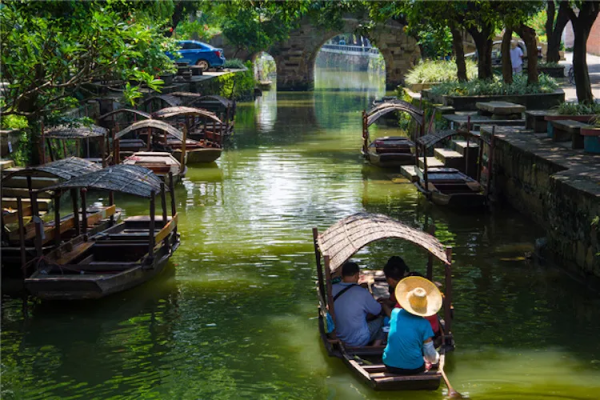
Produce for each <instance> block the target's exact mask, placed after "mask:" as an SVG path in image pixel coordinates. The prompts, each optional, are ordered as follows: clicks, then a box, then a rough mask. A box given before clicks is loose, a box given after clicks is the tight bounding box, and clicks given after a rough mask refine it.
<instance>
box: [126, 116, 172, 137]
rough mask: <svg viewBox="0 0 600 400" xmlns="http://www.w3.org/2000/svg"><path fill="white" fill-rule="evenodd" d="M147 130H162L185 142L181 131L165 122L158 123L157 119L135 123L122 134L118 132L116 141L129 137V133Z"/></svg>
mask: <svg viewBox="0 0 600 400" xmlns="http://www.w3.org/2000/svg"><path fill="white" fill-rule="evenodd" d="M145 128H153V129H160V130H162V131H164V132H166V133H168V134H170V135H173V136H175V137H176V138H177V139H179V140H183V132H182V131H180V130H179V129H177V128H175V127H174V126H172V125H170V124H167V123H166V122H163V121H158V120H155V119H146V120H143V121H138V122H134V123H133V124H131V125H129V126H128V127H127V128H125V129H123V130H122V131H120V132H117V133H116V134H115V139H116V140H118V139H121V138H122V137H123V136H125V135H127V134H128V133H129V132H133V131H137V130H140V129H145Z"/></svg>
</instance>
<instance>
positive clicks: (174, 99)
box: [140, 94, 181, 107]
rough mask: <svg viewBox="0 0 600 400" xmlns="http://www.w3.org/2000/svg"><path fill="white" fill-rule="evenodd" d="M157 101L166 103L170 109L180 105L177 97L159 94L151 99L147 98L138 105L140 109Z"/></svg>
mask: <svg viewBox="0 0 600 400" xmlns="http://www.w3.org/2000/svg"><path fill="white" fill-rule="evenodd" d="M156 99H159V100H162V101H164V102H165V103H167V104H168V105H169V106H170V107H175V106H179V105H181V99H180V98H178V97H175V96H173V95H170V94H160V95H158V96H152V97H148V98H147V99H146V100H144V101H143V102H142V104H140V107H144V106H145V105H146V104H148V103H150V102H152V101H154V100H156Z"/></svg>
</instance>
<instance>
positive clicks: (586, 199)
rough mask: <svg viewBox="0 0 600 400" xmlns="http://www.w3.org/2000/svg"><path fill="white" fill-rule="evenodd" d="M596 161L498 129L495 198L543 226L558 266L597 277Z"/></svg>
mask: <svg viewBox="0 0 600 400" xmlns="http://www.w3.org/2000/svg"><path fill="white" fill-rule="evenodd" d="M599 162H600V158H599V157H596V156H592V155H586V154H583V152H582V151H581V150H571V149H568V148H565V147H561V146H559V145H557V144H556V143H552V142H551V141H550V140H549V139H544V138H540V137H539V136H534V135H532V134H530V133H529V134H528V133H522V132H520V130H519V129H518V128H517V129H515V128H499V127H496V138H495V146H494V178H493V179H494V180H495V181H494V183H493V186H494V190H493V193H494V195H495V196H496V197H497V198H498V199H501V200H504V201H506V202H508V203H509V204H511V205H512V206H513V207H514V208H516V209H517V210H519V211H520V212H522V213H523V214H525V215H527V216H529V217H531V218H532V219H533V220H534V221H535V222H537V223H538V224H539V225H541V226H542V227H543V228H545V230H546V232H547V239H548V250H549V252H550V253H551V254H552V255H553V258H554V259H555V260H556V261H557V262H558V263H559V264H560V265H563V266H564V267H566V268H567V269H570V270H572V271H576V272H578V273H579V274H581V275H583V276H584V277H587V278H592V277H593V280H597V279H598V278H600V256H599V255H598V254H599V253H600V236H599V233H598V229H599V228H600V223H599V222H598V217H599V216H600V185H598V183H597V182H599V181H600V180H599V179H600V167H598V166H597V165H600V164H599Z"/></svg>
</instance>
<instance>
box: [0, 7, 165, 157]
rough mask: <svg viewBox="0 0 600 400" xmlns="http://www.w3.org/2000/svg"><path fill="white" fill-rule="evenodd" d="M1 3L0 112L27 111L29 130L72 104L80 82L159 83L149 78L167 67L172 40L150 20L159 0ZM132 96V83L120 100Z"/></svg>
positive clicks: (78, 94)
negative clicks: (1, 89)
mask: <svg viewBox="0 0 600 400" xmlns="http://www.w3.org/2000/svg"><path fill="white" fill-rule="evenodd" d="M0 7H1V8H0V41H1V42H0V43H1V45H2V53H1V57H2V58H1V61H2V77H1V79H2V81H5V82H8V87H7V88H6V89H5V90H4V93H3V97H4V104H2V107H1V112H2V114H3V115H4V116H6V115H20V116H24V117H26V118H27V120H28V123H29V127H30V128H32V129H33V130H34V133H36V134H37V132H36V130H35V128H36V126H38V124H39V123H40V122H42V120H43V119H45V118H48V117H49V116H51V115H56V114H59V113H60V112H62V111H64V110H66V109H68V108H71V107H74V106H76V105H77V104H78V97H79V98H80V97H81V89H82V86H83V85H85V84H87V83H90V82H92V81H94V80H98V79H115V78H116V79H123V80H135V81H138V82H145V83H146V84H147V85H148V86H149V87H151V88H153V89H158V88H159V87H160V84H161V83H162V81H160V80H156V79H154V76H155V75H157V74H158V73H160V72H161V71H163V70H167V69H174V67H173V63H172V61H170V60H169V58H168V57H167V56H166V54H165V51H166V50H170V49H173V47H172V42H171V41H170V40H168V39H167V38H165V37H164V35H163V32H162V30H161V27H160V25H159V24H157V23H155V22H154V21H155V19H156V18H159V17H160V13H161V12H162V11H161V7H163V5H162V4H160V3H157V2H153V3H152V2H151V3H145V4H144V6H143V7H142V6H141V5H140V6H139V8H136V7H138V4H136V3H128V2H120V1H106V2H103V1H93V2H80V1H53V2H50V1H48V2H34V1H32V2H8V3H5V4H3V5H1V6H0ZM139 95H140V94H139V87H137V86H135V85H134V86H131V85H128V86H127V90H126V91H125V96H126V98H128V99H130V100H132V99H133V98H135V97H137V96H139ZM33 139H34V140H32V143H33V144H34V147H33V148H34V150H35V148H36V147H35V142H36V136H35V135H34V137H33ZM34 154H35V152H34ZM34 161H35V160H34Z"/></svg>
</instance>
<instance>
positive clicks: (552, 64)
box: [538, 62, 564, 68]
mask: <svg viewBox="0 0 600 400" xmlns="http://www.w3.org/2000/svg"><path fill="white" fill-rule="evenodd" d="M538 67H540V68H557V67H563V68H564V66H562V65H560V64H559V63H557V62H541V63H538Z"/></svg>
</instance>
